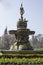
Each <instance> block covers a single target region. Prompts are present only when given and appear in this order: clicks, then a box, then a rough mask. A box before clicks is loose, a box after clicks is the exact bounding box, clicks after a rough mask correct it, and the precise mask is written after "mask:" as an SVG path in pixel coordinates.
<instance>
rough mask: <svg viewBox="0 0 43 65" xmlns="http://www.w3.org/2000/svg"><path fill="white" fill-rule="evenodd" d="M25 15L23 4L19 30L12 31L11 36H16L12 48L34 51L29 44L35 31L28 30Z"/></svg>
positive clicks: (18, 24) (18, 25)
mask: <svg viewBox="0 0 43 65" xmlns="http://www.w3.org/2000/svg"><path fill="white" fill-rule="evenodd" d="M23 14H24V8H23V6H22V4H21V7H20V15H21V18H20V19H19V21H18V23H17V30H10V31H9V34H15V36H16V41H15V43H14V45H13V46H12V49H11V50H33V48H32V46H31V45H30V42H29V35H32V34H34V33H35V32H34V31H30V29H27V22H28V21H27V20H26V19H24V18H23Z"/></svg>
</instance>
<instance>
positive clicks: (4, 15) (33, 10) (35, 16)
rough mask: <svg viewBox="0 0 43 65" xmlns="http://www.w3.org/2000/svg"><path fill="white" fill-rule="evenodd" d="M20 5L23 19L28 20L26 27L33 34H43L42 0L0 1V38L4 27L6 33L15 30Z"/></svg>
mask: <svg viewBox="0 0 43 65" xmlns="http://www.w3.org/2000/svg"><path fill="white" fill-rule="evenodd" d="M21 3H23V7H24V10H25V13H24V18H26V19H27V20H28V25H27V27H28V28H29V29H30V30H32V31H35V32H36V33H35V34H43V0H0V36H1V35H3V33H4V30H5V28H6V26H7V27H8V31H9V30H12V29H17V28H16V25H17V21H18V19H19V18H20V13H19V12H20V10H19V8H20V5H21Z"/></svg>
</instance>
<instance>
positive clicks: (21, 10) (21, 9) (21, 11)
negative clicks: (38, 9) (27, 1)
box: [20, 4, 24, 20]
mask: <svg viewBox="0 0 43 65" xmlns="http://www.w3.org/2000/svg"><path fill="white" fill-rule="evenodd" d="M23 14H24V8H23V5H22V4H21V7H20V15H21V19H22V20H23Z"/></svg>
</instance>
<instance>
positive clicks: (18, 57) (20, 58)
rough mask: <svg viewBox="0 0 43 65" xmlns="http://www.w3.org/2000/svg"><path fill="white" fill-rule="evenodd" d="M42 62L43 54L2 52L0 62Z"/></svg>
mask: <svg viewBox="0 0 43 65" xmlns="http://www.w3.org/2000/svg"><path fill="white" fill-rule="evenodd" d="M5 62H6V63H7V62H10V63H11V62H14V63H32V64H34V63H43V54H2V55H0V63H5Z"/></svg>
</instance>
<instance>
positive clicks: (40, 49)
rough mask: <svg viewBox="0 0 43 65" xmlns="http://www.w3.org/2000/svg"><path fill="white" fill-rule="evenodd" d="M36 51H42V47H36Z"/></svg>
mask: <svg viewBox="0 0 43 65" xmlns="http://www.w3.org/2000/svg"><path fill="white" fill-rule="evenodd" d="M35 50H36V51H43V48H36V49H35Z"/></svg>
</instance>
